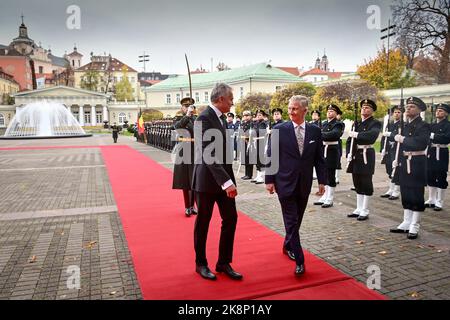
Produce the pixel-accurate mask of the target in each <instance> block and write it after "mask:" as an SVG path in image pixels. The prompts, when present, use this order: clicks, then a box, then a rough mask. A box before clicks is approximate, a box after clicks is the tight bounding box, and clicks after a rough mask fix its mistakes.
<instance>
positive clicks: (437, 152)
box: [431, 143, 448, 161]
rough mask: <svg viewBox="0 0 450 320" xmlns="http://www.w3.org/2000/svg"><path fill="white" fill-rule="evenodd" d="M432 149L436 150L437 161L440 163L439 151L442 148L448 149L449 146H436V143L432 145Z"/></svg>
mask: <svg viewBox="0 0 450 320" xmlns="http://www.w3.org/2000/svg"><path fill="white" fill-rule="evenodd" d="M431 147H432V148H436V160H437V161H439V151H440V149H441V148H448V144H436V143H432V144H431Z"/></svg>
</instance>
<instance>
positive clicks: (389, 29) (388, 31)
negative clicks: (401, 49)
mask: <svg viewBox="0 0 450 320" xmlns="http://www.w3.org/2000/svg"><path fill="white" fill-rule="evenodd" d="M395 27H396V25H395V24H394V25H392V26H391V19H389V20H388V26H387V28H384V29H381V30H380V32H381V34H383V33H384V32H387V34H386V35H384V36H382V37H381V38H380V40H384V39H386V38H387V41H388V43H387V61H386V78H387V77H388V76H389V39H390V37H392V36H395V32H392V33H390V32H391V30H392V29H394V28H395Z"/></svg>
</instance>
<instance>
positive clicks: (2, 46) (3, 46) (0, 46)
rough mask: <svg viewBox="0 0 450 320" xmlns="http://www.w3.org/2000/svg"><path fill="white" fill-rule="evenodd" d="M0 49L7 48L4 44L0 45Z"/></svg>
mask: <svg viewBox="0 0 450 320" xmlns="http://www.w3.org/2000/svg"><path fill="white" fill-rule="evenodd" d="M0 49H8V46H5V45H4V44H0Z"/></svg>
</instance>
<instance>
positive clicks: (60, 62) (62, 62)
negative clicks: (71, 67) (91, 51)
mask: <svg viewBox="0 0 450 320" xmlns="http://www.w3.org/2000/svg"><path fill="white" fill-rule="evenodd" d="M48 57H49V58H50V60H51V61H52V64H53V65H55V66H59V67H64V68H65V67H67V64H68V63H69V61H68V60H67V59H65V58H61V57H57V56H54V55H52V54H51V53H49V55H48Z"/></svg>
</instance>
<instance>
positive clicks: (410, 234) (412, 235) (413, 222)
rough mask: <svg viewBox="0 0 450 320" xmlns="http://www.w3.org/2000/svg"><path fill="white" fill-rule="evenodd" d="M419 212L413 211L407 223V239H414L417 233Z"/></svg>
mask: <svg viewBox="0 0 450 320" xmlns="http://www.w3.org/2000/svg"><path fill="white" fill-rule="evenodd" d="M421 214H422V213H421V212H418V211H413V212H412V219H411V224H410V225H409V232H408V236H407V238H408V239H416V238H417V236H418V235H419V229H420V216H421Z"/></svg>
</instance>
